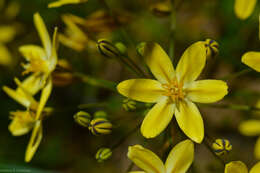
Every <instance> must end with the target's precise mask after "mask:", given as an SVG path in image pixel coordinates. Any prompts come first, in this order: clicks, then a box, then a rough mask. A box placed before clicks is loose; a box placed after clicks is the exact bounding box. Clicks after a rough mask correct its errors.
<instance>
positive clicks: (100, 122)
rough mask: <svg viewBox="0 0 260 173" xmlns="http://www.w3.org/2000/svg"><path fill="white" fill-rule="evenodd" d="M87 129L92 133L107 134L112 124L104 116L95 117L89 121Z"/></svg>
mask: <svg viewBox="0 0 260 173" xmlns="http://www.w3.org/2000/svg"><path fill="white" fill-rule="evenodd" d="M89 130H90V131H91V132H92V134H93V135H107V134H110V133H111V132H112V124H111V123H110V122H109V121H108V120H107V119H105V118H95V119H93V120H92V121H91V122H90V125H89Z"/></svg>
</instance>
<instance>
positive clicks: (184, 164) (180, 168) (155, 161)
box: [127, 140, 194, 173]
mask: <svg viewBox="0 0 260 173" xmlns="http://www.w3.org/2000/svg"><path fill="white" fill-rule="evenodd" d="M127 156H128V157H129V158H130V159H131V160H132V161H133V162H134V163H135V164H136V165H137V166H138V167H139V168H141V169H143V170H144V171H145V172H143V171H133V172H131V173H184V172H186V171H187V170H188V169H189V167H190V165H191V164H192V162H193V159H194V144H193V142H192V141H191V140H185V141H182V142H180V143H179V144H177V145H176V146H175V147H174V148H173V149H172V150H171V151H170V153H169V155H168V157H167V159H166V162H165V164H163V162H162V161H161V159H160V158H159V157H158V156H157V155H156V154H154V153H153V152H152V151H150V150H148V149H145V148H143V147H142V146H140V145H134V146H131V147H129V149H128V154H127Z"/></svg>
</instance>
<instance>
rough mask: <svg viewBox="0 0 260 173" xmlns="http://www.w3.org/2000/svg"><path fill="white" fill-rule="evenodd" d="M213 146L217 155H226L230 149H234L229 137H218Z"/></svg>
mask: <svg viewBox="0 0 260 173" xmlns="http://www.w3.org/2000/svg"><path fill="white" fill-rule="evenodd" d="M212 148H213V150H214V152H215V153H216V155H218V156H220V155H225V154H227V153H228V152H229V151H231V150H232V145H231V144H230V141H229V140H227V139H216V140H215V142H214V143H213V144H212Z"/></svg>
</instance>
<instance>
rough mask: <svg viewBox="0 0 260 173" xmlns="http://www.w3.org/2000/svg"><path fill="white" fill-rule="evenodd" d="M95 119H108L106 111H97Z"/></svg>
mask: <svg viewBox="0 0 260 173" xmlns="http://www.w3.org/2000/svg"><path fill="white" fill-rule="evenodd" d="M95 118H104V119H107V113H106V112H104V111H97V112H95V114H94V119H95Z"/></svg>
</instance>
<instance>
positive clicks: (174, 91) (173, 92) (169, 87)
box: [162, 78, 184, 102]
mask: <svg viewBox="0 0 260 173" xmlns="http://www.w3.org/2000/svg"><path fill="white" fill-rule="evenodd" d="M162 87H163V88H164V89H165V93H164V95H165V96H168V97H171V98H172V101H173V102H177V101H178V100H179V99H184V92H183V83H182V82H178V80H177V79H176V78H174V79H173V80H172V81H171V82H170V83H167V84H162Z"/></svg>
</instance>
